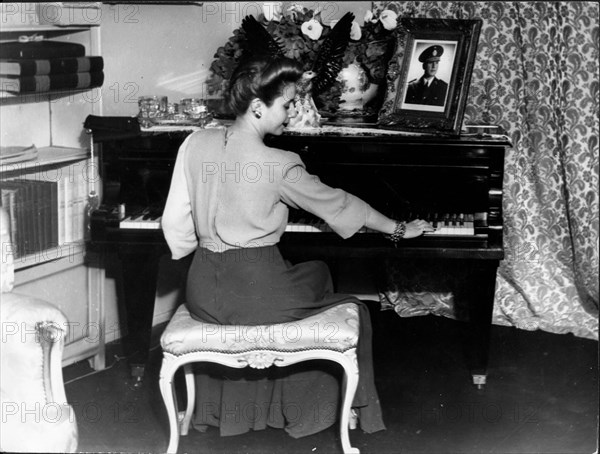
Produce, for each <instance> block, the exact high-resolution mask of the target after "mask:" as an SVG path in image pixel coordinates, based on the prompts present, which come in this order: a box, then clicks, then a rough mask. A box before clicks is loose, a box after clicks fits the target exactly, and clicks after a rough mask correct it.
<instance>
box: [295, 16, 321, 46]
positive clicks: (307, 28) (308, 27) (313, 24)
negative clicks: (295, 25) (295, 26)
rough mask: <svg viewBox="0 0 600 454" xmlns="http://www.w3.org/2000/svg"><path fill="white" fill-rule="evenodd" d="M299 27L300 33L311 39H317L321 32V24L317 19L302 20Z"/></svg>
mask: <svg viewBox="0 0 600 454" xmlns="http://www.w3.org/2000/svg"><path fill="white" fill-rule="evenodd" d="M300 29H301V30H302V33H304V34H305V35H306V36H308V37H309V38H310V39H312V40H313V41H316V40H317V39H319V38H320V37H321V33H323V26H322V25H321V24H320V23H319V21H316V20H314V19H311V20H309V21H306V22H304V23H303V24H302V27H300Z"/></svg>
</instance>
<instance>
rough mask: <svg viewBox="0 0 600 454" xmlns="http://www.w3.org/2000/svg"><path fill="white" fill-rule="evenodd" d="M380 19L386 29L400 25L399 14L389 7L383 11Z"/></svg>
mask: <svg viewBox="0 0 600 454" xmlns="http://www.w3.org/2000/svg"><path fill="white" fill-rule="evenodd" d="M379 20H380V21H381V24H382V25H383V28H385V29H386V30H393V29H394V28H396V26H397V25H398V15H397V14H396V13H395V12H393V11H391V10H389V9H386V10H384V11H383V12H382V13H381V16H379Z"/></svg>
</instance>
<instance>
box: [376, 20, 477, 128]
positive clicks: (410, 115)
mask: <svg viewBox="0 0 600 454" xmlns="http://www.w3.org/2000/svg"><path fill="white" fill-rule="evenodd" d="M481 25H482V20H480V19H421V18H403V19H401V20H400V21H399V24H398V27H397V29H396V44H395V49H394V53H393V56H392V58H391V59H390V62H389V65H388V71H387V89H386V94H385V99H384V101H383V104H382V107H381V109H380V111H379V115H378V120H377V123H378V126H379V127H381V128H387V129H395V130H399V131H410V132H424V133H432V134H443V135H452V136H457V135H459V134H460V129H461V127H462V121H463V116H464V110H465V105H466V102H467V96H468V92H469V85H470V82H471V73H472V72H473V65H474V63H475V56H476V52H477V43H478V41H479V33H480V31H481ZM435 61H437V66H436V69H434V70H432V69H430V68H429V69H426V64H429V65H430V66H432V65H431V63H432V62H435ZM432 71H435V72H434V73H433V74H434V76H433V78H432V75H431V74H432ZM438 75H439V77H438ZM436 79H437V80H436ZM444 79H445V80H444ZM424 80H427V81H428V83H429V85H428V86H426V85H425V82H424ZM419 84H420V85H419ZM444 91H445V92H444Z"/></svg>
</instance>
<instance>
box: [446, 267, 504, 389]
mask: <svg viewBox="0 0 600 454" xmlns="http://www.w3.org/2000/svg"><path fill="white" fill-rule="evenodd" d="M498 264H499V262H498V261H497V260H477V261H473V262H472V263H470V264H469V268H468V269H469V278H468V279H467V281H466V282H465V283H464V284H463V285H462V286H460V288H457V289H456V297H457V298H461V300H466V302H467V303H468V306H467V307H468V316H469V322H468V323H466V324H465V325H466V326H465V331H464V336H463V339H464V346H465V352H466V359H467V366H468V367H469V369H470V371H471V376H472V379H473V384H474V385H475V386H476V387H477V388H478V389H483V388H484V386H485V384H486V379H487V366H488V356H489V346H490V330H491V324H492V312H493V308H494V293H495V289H496V271H497V269H498Z"/></svg>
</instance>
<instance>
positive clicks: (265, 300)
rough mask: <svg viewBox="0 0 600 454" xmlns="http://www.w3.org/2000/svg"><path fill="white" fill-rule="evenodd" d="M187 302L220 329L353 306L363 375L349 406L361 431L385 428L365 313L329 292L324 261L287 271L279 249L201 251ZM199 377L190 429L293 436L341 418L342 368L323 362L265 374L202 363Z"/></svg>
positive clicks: (349, 299) (193, 267)
mask: <svg viewBox="0 0 600 454" xmlns="http://www.w3.org/2000/svg"><path fill="white" fill-rule="evenodd" d="M186 302H187V306H188V308H189V310H190V312H191V314H192V316H193V317H194V318H197V319H199V320H203V321H206V322H210V323H218V324H224V325H262V324H272V323H284V322H291V321H295V320H299V319H302V318H305V317H308V316H310V315H313V314H316V313H319V312H322V311H324V310H326V309H328V308H330V307H332V306H335V305H338V304H342V303H347V302H354V303H356V304H357V305H358V306H359V310H360V337H359V344H358V349H357V350H358V363H359V372H360V378H359V385H358V390H357V392H356V395H355V398H354V402H353V405H352V406H353V407H355V408H356V409H357V410H358V414H359V421H360V427H361V429H362V430H364V431H365V432H368V433H371V432H376V431H378V430H383V429H385V426H384V424H383V420H382V417H381V406H380V403H379V398H378V396H377V391H376V389H375V383H374V377H373V364H372V350H371V336H372V333H371V321H370V316H369V311H368V308H367V307H366V306H365V304H364V303H362V302H361V301H359V300H358V299H356V298H355V297H353V296H349V295H341V294H334V293H333V285H332V281H331V276H330V273H329V269H328V268H327V265H326V264H325V263H323V262H320V261H310V262H304V263H300V264H297V265H293V266H291V265H290V264H289V263H287V262H286V261H285V260H284V259H283V257H282V256H281V254H280V252H279V249H278V248H277V246H267V247H259V248H248V249H232V250H229V251H226V252H223V253H218V252H210V251H208V250H206V249H202V248H199V249H198V250H197V251H196V253H195V255H194V259H193V261H192V264H191V267H190V270H189V273H188V279H187V288H186ZM196 372H197V373H196V389H197V394H196V395H197V398H196V407H195V408H196V413H195V415H194V420H193V424H194V427H195V428H197V429H198V430H201V431H204V430H206V426H207V425H211V426H218V427H219V428H220V432H221V435H236V434H240V433H244V432H247V431H248V430H250V429H253V430H260V429H265V428H266V427H267V426H271V427H275V428H285V430H286V431H287V432H288V433H289V434H290V435H292V436H293V437H296V438H297V437H303V436H307V435H311V434H314V433H316V432H319V431H321V430H324V429H326V428H327V427H329V426H331V425H332V424H334V423H335V422H336V419H337V416H338V413H339V411H338V408H339V407H338V406H339V401H340V379H341V369H340V368H339V367H336V365H335V364H334V363H331V362H328V361H312V362H305V363H300V364H296V365H293V366H289V367H285V368H278V367H272V368H269V369H266V370H254V369H249V368H245V369H241V370H240V369H231V368H226V367H221V366H215V365H204V364H201V365H198V367H197V371H196Z"/></svg>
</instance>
